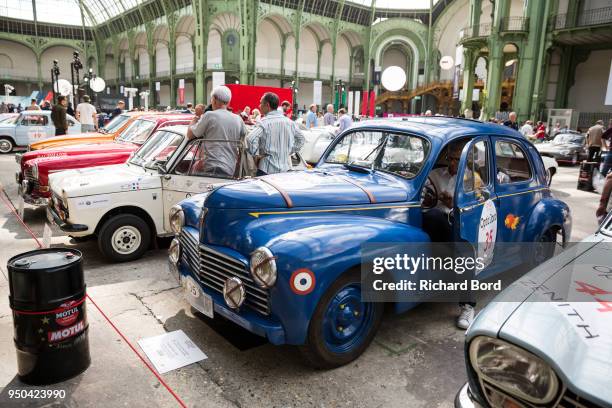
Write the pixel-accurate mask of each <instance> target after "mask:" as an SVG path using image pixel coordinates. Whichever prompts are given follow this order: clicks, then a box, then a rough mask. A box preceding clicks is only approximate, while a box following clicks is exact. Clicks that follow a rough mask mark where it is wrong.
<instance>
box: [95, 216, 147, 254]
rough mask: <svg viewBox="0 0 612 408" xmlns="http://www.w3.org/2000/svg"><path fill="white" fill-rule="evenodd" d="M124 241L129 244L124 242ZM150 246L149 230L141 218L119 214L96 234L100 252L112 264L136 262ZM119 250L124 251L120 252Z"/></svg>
mask: <svg viewBox="0 0 612 408" xmlns="http://www.w3.org/2000/svg"><path fill="white" fill-rule="evenodd" d="M119 238H121V239H120V240H119ZM124 240H128V241H129V242H124ZM113 241H115V242H113ZM150 244H151V228H150V227H149V225H148V224H147V223H146V222H145V221H144V220H143V219H142V218H140V217H138V216H136V215H133V214H119V215H115V216H113V217H111V218H110V219H108V220H107V221H106V222H105V223H104V225H103V226H102V228H100V232H99V233H98V247H99V248H100V252H102V254H103V255H104V256H105V257H106V258H108V259H110V260H111V261H113V262H128V261H133V260H136V259H138V258H140V257H142V255H143V254H144V253H145V251H146V250H147V249H148V248H149V245H150ZM131 245H132V246H131ZM121 249H124V251H123V252H122V251H121Z"/></svg>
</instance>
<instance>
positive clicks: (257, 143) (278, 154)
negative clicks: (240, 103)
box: [247, 92, 316, 176]
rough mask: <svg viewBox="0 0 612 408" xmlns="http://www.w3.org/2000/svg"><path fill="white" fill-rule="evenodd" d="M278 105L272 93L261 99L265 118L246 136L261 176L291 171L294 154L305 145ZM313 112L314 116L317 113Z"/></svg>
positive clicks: (296, 127) (276, 98)
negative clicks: (279, 110)
mask: <svg viewBox="0 0 612 408" xmlns="http://www.w3.org/2000/svg"><path fill="white" fill-rule="evenodd" d="M278 103H279V99H278V96H277V95H276V94H275V93H273V92H267V93H265V94H264V95H263V96H262V97H261V101H260V103H259V108H260V109H261V111H262V112H263V114H264V118H263V119H262V120H261V122H259V123H258V124H257V125H256V126H255V129H253V130H252V131H251V133H250V134H249V135H248V137H247V145H248V149H249V152H250V153H251V154H252V155H253V156H255V158H256V160H257V175H258V176H263V175H266V174H272V173H282V172H285V171H288V170H290V169H291V154H293V153H297V152H299V151H300V149H301V148H302V146H303V145H304V135H303V134H302V131H301V130H300V129H299V127H298V126H297V124H296V123H295V122H293V121H292V120H291V119H289V118H287V117H286V116H285V115H283V114H282V113H281V112H278V111H277V110H276V109H277V108H278ZM313 106H316V105H313ZM311 112H312V114H313V115H314V111H312V110H311Z"/></svg>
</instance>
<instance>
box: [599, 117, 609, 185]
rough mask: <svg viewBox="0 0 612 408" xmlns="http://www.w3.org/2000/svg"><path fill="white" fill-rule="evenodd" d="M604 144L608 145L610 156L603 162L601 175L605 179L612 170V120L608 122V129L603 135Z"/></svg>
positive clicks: (607, 155)
mask: <svg viewBox="0 0 612 408" xmlns="http://www.w3.org/2000/svg"><path fill="white" fill-rule="evenodd" d="M601 139H602V143H605V144H607V145H608V154H606V157H605V158H604V160H603V164H602V166H601V174H602V175H603V176H604V177H605V176H606V175H607V174H608V172H609V171H610V169H612V119H610V121H609V122H608V129H606V131H605V132H603V135H601Z"/></svg>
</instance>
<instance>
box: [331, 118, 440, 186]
mask: <svg viewBox="0 0 612 408" xmlns="http://www.w3.org/2000/svg"><path fill="white" fill-rule="evenodd" d="M428 155H429V143H428V142H427V141H426V140H425V139H423V138H420V137H417V136H411V135H405V134H397V133H391V132H387V131H378V130H362V131H356V132H352V133H349V134H347V135H345V136H344V137H342V139H340V140H339V141H338V142H337V143H336V144H335V145H334V147H333V148H332V150H331V151H330V152H329V154H328V155H327V157H326V158H325V163H331V164H345V165H350V166H356V167H363V168H366V169H370V170H381V171H385V172H389V173H394V174H397V175H398V176H401V177H404V178H413V177H415V176H416V175H417V174H418V173H419V171H420V170H421V168H422V167H423V165H424V163H425V160H426V159H427V156H428Z"/></svg>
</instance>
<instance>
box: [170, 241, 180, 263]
mask: <svg viewBox="0 0 612 408" xmlns="http://www.w3.org/2000/svg"><path fill="white" fill-rule="evenodd" d="M168 259H170V262H172V263H173V264H174V265H176V264H178V262H179V259H181V244H180V243H179V240H178V239H176V238H174V239H173V240H172V242H170V247H169V248H168Z"/></svg>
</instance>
